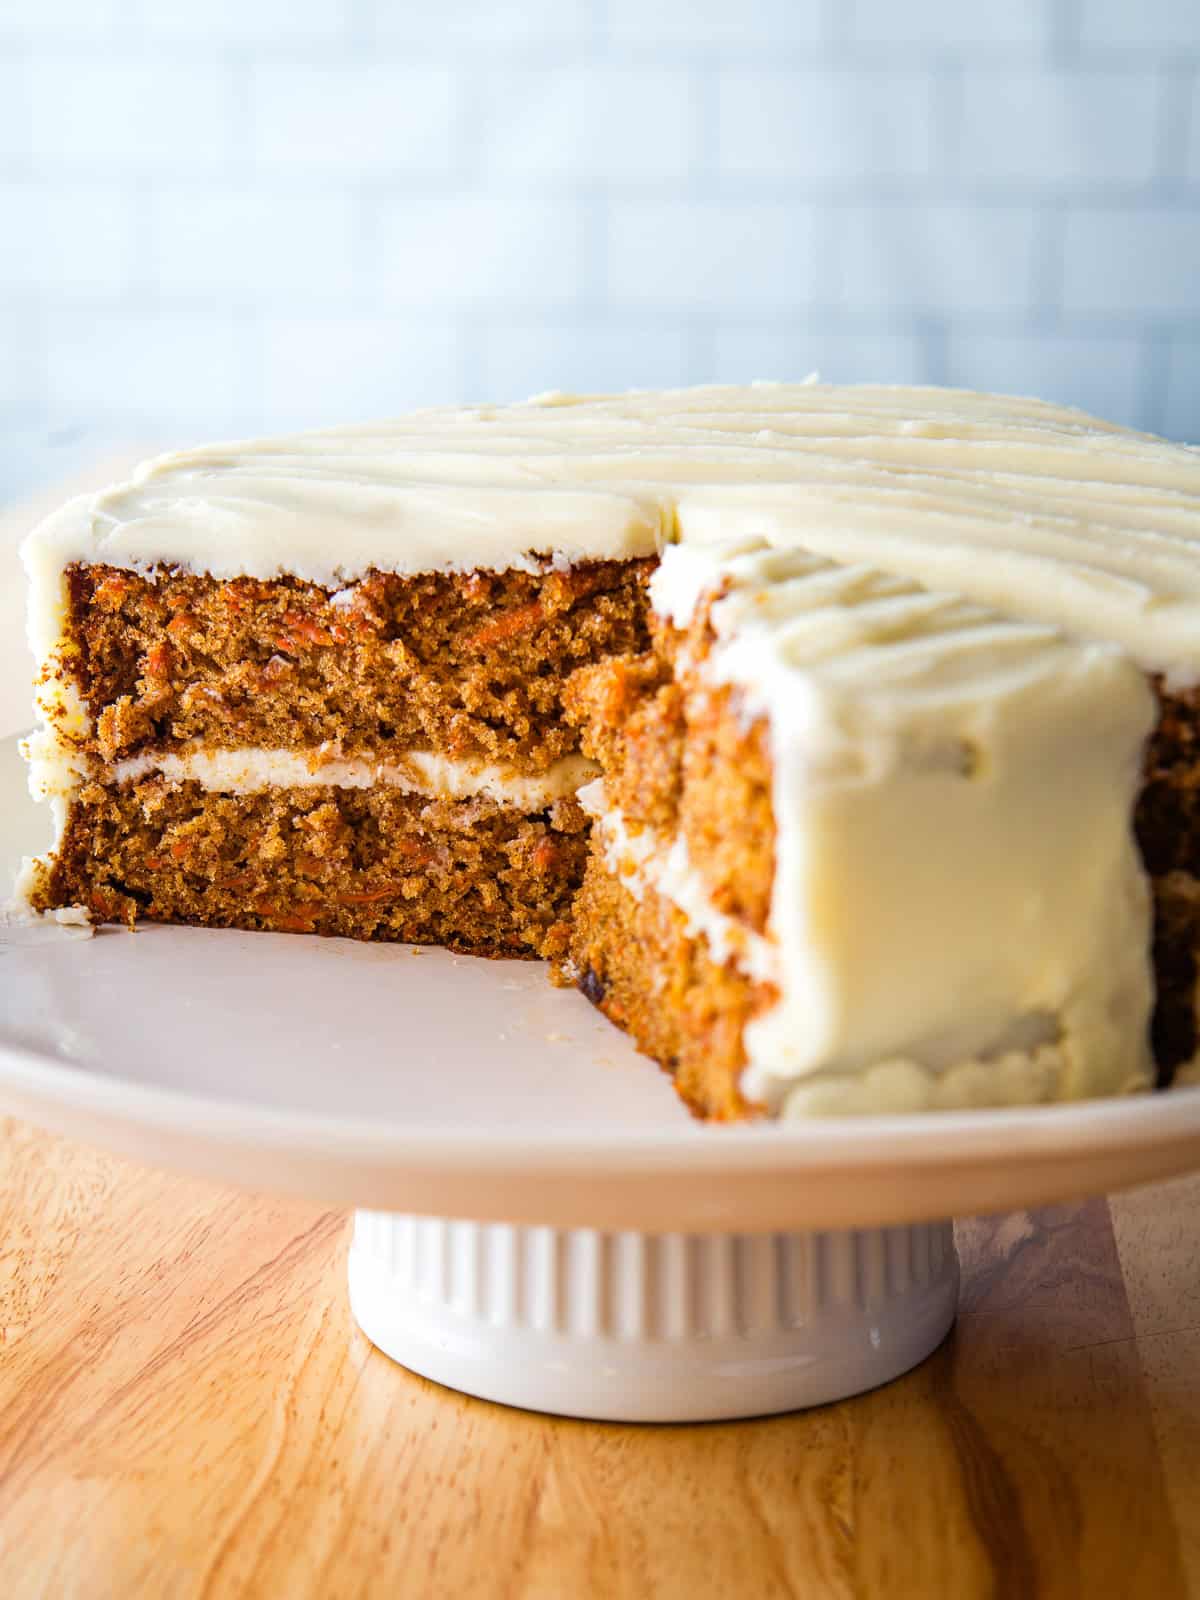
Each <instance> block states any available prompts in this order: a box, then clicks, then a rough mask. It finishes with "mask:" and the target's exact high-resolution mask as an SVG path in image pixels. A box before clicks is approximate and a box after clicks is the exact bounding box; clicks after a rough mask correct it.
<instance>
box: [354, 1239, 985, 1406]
mask: <svg viewBox="0 0 1200 1600" xmlns="http://www.w3.org/2000/svg"><path fill="white" fill-rule="evenodd" d="M957 1293H958V1258H957V1256H956V1255H955V1251H954V1240H953V1234H952V1230H951V1225H950V1223H948V1222H934V1223H918V1224H911V1225H906V1226H899V1227H887V1228H853V1229H847V1230H845V1231H837V1232H805V1233H731V1234H685V1233H663V1234H650V1233H605V1232H600V1231H598V1230H594V1229H590V1228H554V1227H522V1226H515V1225H510V1224H507V1223H478V1222H460V1221H452V1220H448V1219H444V1218H440V1217H416V1216H397V1215H393V1214H388V1213H385V1212H376V1211H359V1212H357V1213H356V1215H355V1226H354V1243H353V1246H352V1248H351V1252H350V1304H351V1306H352V1308H353V1311H354V1315H355V1317H356V1318H357V1320H358V1323H359V1326H360V1327H361V1328H362V1330H363V1332H364V1333H365V1334H366V1335H367V1337H368V1338H369V1339H370V1340H372V1342H373V1343H374V1344H376V1345H377V1346H378V1347H379V1348H380V1349H381V1350H383V1351H384V1352H385V1353H386V1354H387V1355H389V1356H391V1357H393V1358H394V1359H395V1360H396V1361H399V1362H400V1363H401V1364H402V1365H404V1366H406V1367H409V1368H410V1369H411V1370H412V1371H414V1372H419V1373H421V1374H422V1375H423V1376H424V1377H427V1378H433V1379H435V1380H436V1381H437V1382H438V1383H443V1384H446V1385H447V1386H448V1387H450V1388H452V1389H460V1390H462V1391H464V1392H465V1393H467V1394H472V1395H478V1396H480V1397H482V1398H483V1399H486V1400H498V1401H501V1402H503V1403H504V1404H505V1405H512V1406H524V1407H527V1408H528V1409H530V1410H534V1411H548V1412H555V1413H558V1414H559V1415H562V1416H571V1417H592V1418H598V1419H602V1420H607V1421H613V1422H618V1421H619V1422H700V1421H708V1420H716V1419H719V1418H729V1417H751V1416H763V1415H766V1414H769V1413H772V1412H779V1411H792V1410H796V1409H797V1408H799V1407H802V1406H814V1405H821V1404H823V1403H825V1402H827V1401H831V1400H839V1399H842V1398H844V1397H845V1396H847V1395H851V1394H858V1393H860V1392H861V1391H862V1390H864V1389H871V1388H874V1387H876V1386H877V1385H878V1384H881V1383H886V1382H888V1381H889V1380H890V1379H892V1378H895V1377H898V1376H899V1375H900V1374H901V1373H902V1372H907V1371H908V1370H909V1368H910V1367H913V1366H915V1365H916V1364H917V1363H918V1362H919V1361H922V1360H923V1359H924V1358H925V1357H926V1356H927V1355H929V1353H930V1352H931V1351H932V1350H934V1349H935V1348H936V1347H937V1345H938V1344H940V1343H941V1341H942V1339H944V1338H945V1336H946V1334H947V1332H948V1331H949V1329H950V1325H951V1323H952V1322H953V1320H954V1310H955V1303H956V1299H957Z"/></svg>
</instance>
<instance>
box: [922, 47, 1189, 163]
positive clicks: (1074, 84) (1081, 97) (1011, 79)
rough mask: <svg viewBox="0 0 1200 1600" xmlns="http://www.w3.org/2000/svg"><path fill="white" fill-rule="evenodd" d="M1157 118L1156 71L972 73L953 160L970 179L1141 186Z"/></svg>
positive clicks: (972, 70)
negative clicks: (1135, 183) (1136, 183)
mask: <svg viewBox="0 0 1200 1600" xmlns="http://www.w3.org/2000/svg"><path fill="white" fill-rule="evenodd" d="M1157 113H1158V81H1157V78H1156V77H1155V75H1154V74H1152V73H1150V72H1145V71H1141V72H1139V71H1137V70H1125V71H1108V70H1090V71H1089V70H1085V71H1067V72H1050V71H1042V70H1039V69H1035V68H1029V67H1026V68H1022V69H1020V70H1019V71H1009V70H1007V69H1006V70H1003V71H993V70H992V69H990V68H989V67H987V66H986V65H984V66H980V67H979V68H977V69H976V68H970V67H969V68H968V69H967V73H966V81H965V84H964V87H963V110H962V128H961V136H960V139H959V141H958V143H957V146H956V148H955V150H954V151H952V152H948V159H949V161H950V162H951V163H952V164H953V165H954V166H955V168H956V170H958V171H959V172H962V173H965V174H969V175H970V177H972V178H983V179H989V178H1004V179H1008V178H1012V179H1030V180H1031V181H1034V182H1043V181H1071V180H1076V179H1083V180H1093V181H1095V182H1098V183H1103V182H1117V183H1120V182H1136V181H1137V180H1139V179H1144V178H1149V177H1151V176H1152V175H1153V173H1154V158H1155V138H1156V133H1157Z"/></svg>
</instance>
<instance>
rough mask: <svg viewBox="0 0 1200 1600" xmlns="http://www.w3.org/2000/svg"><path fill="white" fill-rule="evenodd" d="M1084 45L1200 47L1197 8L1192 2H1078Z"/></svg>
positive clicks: (1080, 32) (1154, 0)
mask: <svg viewBox="0 0 1200 1600" xmlns="http://www.w3.org/2000/svg"><path fill="white" fill-rule="evenodd" d="M1079 4H1080V15H1079V37H1080V41H1081V43H1083V44H1084V45H1116V46H1118V47H1119V48H1120V49H1122V50H1128V49H1139V48H1144V47H1161V46H1163V45H1166V46H1181V47H1182V48H1184V49H1187V48H1189V47H1190V48H1193V49H1194V48H1196V47H1198V46H1200V7H1197V6H1196V5H1195V4H1194V0H1136V3H1135V0H1079Z"/></svg>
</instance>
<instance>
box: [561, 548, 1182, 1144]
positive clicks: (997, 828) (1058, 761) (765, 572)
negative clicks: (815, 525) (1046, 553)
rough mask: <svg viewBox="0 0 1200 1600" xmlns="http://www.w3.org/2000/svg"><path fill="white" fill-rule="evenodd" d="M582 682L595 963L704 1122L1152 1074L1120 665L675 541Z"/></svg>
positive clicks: (1074, 1094) (878, 592)
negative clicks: (604, 659)
mask: <svg viewBox="0 0 1200 1600" xmlns="http://www.w3.org/2000/svg"><path fill="white" fill-rule="evenodd" d="M651 598H652V603H653V606H654V612H655V622H656V629H655V649H654V651H653V652H652V653H649V654H647V655H646V656H643V657H640V658H638V659H637V660H632V661H628V660H626V661H622V660H616V661H611V662H608V663H602V664H600V665H597V666H595V667H591V668H586V669H584V670H583V671H581V672H580V673H579V674H578V675H577V676H576V677H575V678H574V679H573V680H572V683H571V685H570V687H569V689H568V707H569V712H570V714H572V715H573V716H575V717H577V718H578V720H579V721H580V723H581V726H582V727H583V729H584V746H583V747H584V751H585V753H586V754H589V755H592V756H594V757H595V758H597V760H598V761H599V762H600V764H601V765H602V767H603V771H604V776H603V777H602V778H600V779H597V780H595V781H594V782H593V783H591V784H589V785H588V786H587V787H586V788H585V789H583V790H581V792H580V797H579V798H580V800H581V802H582V803H583V805H584V807H585V808H586V809H587V810H588V811H589V812H590V813H592V814H593V815H594V817H595V848H594V849H593V852H592V855H591V859H590V862H589V865H588V868H587V875H586V878H585V881H584V888H583V891H582V894H581V896H580V899H579V901H578V902H577V904H576V908H575V914H574V917H573V932H572V939H571V955H570V961H571V963H572V970H573V971H574V972H576V973H577V974H578V978H579V981H580V983H581V984H582V986H583V988H584V989H585V992H588V993H590V994H592V995H593V996H594V998H595V999H596V1000H597V1002H598V1003H599V1004H600V1005H601V1006H602V1007H603V1008H604V1009H605V1010H606V1011H607V1012H608V1013H609V1014H610V1015H611V1016H613V1017H615V1018H616V1019H618V1020H619V1021H621V1022H623V1023H624V1024H625V1025H626V1026H627V1027H628V1028H629V1029H630V1030H631V1031H632V1032H633V1034H634V1036H635V1037H636V1038H637V1040H638V1041H639V1043H641V1044H642V1045H643V1046H644V1048H646V1049H647V1050H649V1052H650V1053H651V1054H653V1055H655V1056H657V1057H658V1058H659V1059H661V1060H667V1061H670V1062H671V1063H673V1064H674V1066H675V1072H676V1083H677V1085H678V1088H679V1091H680V1093H681V1094H682V1095H683V1097H684V1098H685V1099H686V1100H687V1101H688V1103H689V1104H690V1105H692V1106H693V1108H694V1109H695V1110H697V1111H699V1112H700V1113H701V1114H702V1115H705V1116H708V1117H737V1116H742V1115H745V1114H746V1112H747V1110H748V1109H766V1110H769V1111H773V1112H779V1111H784V1112H785V1113H788V1114H799V1113H801V1112H811V1111H817V1110H820V1111H826V1112H831V1111H853V1110H857V1109H868V1108H869V1109H874V1110H881V1109H884V1108H891V1109H896V1110H910V1109H920V1108H924V1107H927V1106H952V1105H979V1104H1001V1103H1005V1102H1018V1103H1019V1102H1023V1101H1037V1100H1056V1099H1075V1098H1080V1097H1082V1096H1086V1095H1095V1094H1105V1093H1117V1092H1120V1091H1122V1090H1125V1089H1129V1088H1133V1087H1137V1086H1139V1085H1145V1084H1147V1083H1148V1082H1149V1081H1150V1075H1151V1074H1150V1056H1149V1048H1148V1041H1147V1023H1148V1020H1149V1010H1150V1003H1151V994H1152V985H1151V977H1150V966H1149V947H1150V904H1149V896H1148V893H1147V890H1146V884H1145V877H1144V874H1143V872H1142V869H1141V864H1140V861H1139V859H1138V854H1137V850H1136V847H1135V844H1134V839H1133V832H1132V829H1131V827H1130V816H1131V813H1132V809H1133V804H1134V798H1135V796H1136V793H1137V789H1138V784H1139V765H1140V755H1141V747H1142V743H1143V740H1144V738H1145V736H1146V734H1147V733H1148V731H1149V729H1150V727H1151V726H1152V724H1153V720H1154V712H1153V696H1152V694H1151V692H1150V690H1149V688H1148V687H1147V685H1146V683H1145V680H1144V678H1143V677H1142V675H1141V674H1140V673H1139V672H1138V670H1137V669H1136V668H1135V667H1134V666H1133V665H1132V664H1131V663H1130V662H1129V661H1128V660H1127V659H1126V658H1125V657H1124V656H1123V655H1122V654H1121V653H1120V652H1119V651H1117V650H1115V649H1113V648H1112V647H1110V646H1105V645H1080V644H1074V643H1071V642H1070V641H1068V640H1066V639H1065V638H1064V637H1063V636H1062V635H1061V634H1060V633H1058V632H1057V631H1055V630H1054V629H1051V628H1047V627H1046V626H1044V625H1043V624H1037V623H1021V622H1013V621H1009V620H1007V619H1005V618H1001V617H999V616H997V615H996V614H995V613H994V612H991V611H987V610H984V609H983V608H981V607H979V606H976V605H973V604H971V603H969V602H966V601H963V600H960V599H956V598H954V597H952V596H946V595H938V594H931V593H930V592H929V591H927V590H924V589H921V588H920V587H918V586H917V585H915V584H913V583H910V582H908V581H906V580H904V579H898V578H894V577H886V576H882V575H880V574H878V573H875V572H872V571H870V570H869V569H866V568H858V567H837V566H833V565H831V564H830V563H829V562H826V561H824V560H822V559H820V558H818V557H814V556H810V555H808V554H806V553H804V552H799V551H779V550H772V549H771V548H770V547H769V546H767V545H766V544H765V543H763V542H761V541H757V542H756V541H748V542H742V543H739V544H734V545H733V546H731V547H721V546H711V547H695V548H689V547H686V546H681V547H676V548H673V549H670V550H667V551H666V552H665V553H664V555H663V558H662V564H661V565H660V567H659V568H658V571H657V573H656V575H655V577H654V579H653V581H652V583H651Z"/></svg>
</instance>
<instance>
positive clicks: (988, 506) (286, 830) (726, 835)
mask: <svg viewBox="0 0 1200 1600" xmlns="http://www.w3.org/2000/svg"><path fill="white" fill-rule="evenodd" d="M24 553H25V560H26V565H27V569H28V572H29V578H30V588H31V593H30V638H31V643H32V646H33V649H34V652H35V655H36V658H37V661H38V664H39V680H38V698H39V707H40V712H41V719H42V726H41V728H40V730H39V731H38V732H37V733H36V734H35V735H33V736H32V737H31V739H30V740H29V743H28V755H29V758H30V762H31V781H32V783H33V785H34V788H35V792H37V793H38V794H39V795H41V796H44V797H46V798H48V799H49V800H50V802H51V804H52V806H53V810H54V815H55V840H54V842H53V845H52V848H51V849H50V851H49V852H48V853H47V854H46V855H45V856H44V857H41V858H39V859H38V860H37V861H34V862H31V863H29V865H28V868H27V871H26V873H25V874H24V879H23V892H24V893H25V895H26V896H27V898H28V899H29V900H30V902H31V903H32V905H33V906H34V907H35V908H36V909H39V910H43V911H53V910H58V911H61V910H62V908H65V907H69V906H81V907H84V908H86V910H87V911H88V913H89V914H90V915H91V916H92V917H93V918H95V919H96V920H125V921H128V922H130V923H132V922H134V921H135V920H136V919H137V918H139V917H142V918H147V919H151V920H162V921H173V922H190V923H197V924H205V925H209V926H220V927H241V928H255V929H266V930H276V931H287V932H315V933H328V934H341V935H349V936H352V937H358V938H372V939H395V940H404V941H421V942H436V943H441V944H448V945H451V946H453V947H454V948H457V949H460V950H465V951H471V952H477V953H480V954H488V955H496V954H505V955H528V956H541V957H546V958H549V959H550V960H552V961H554V962H555V964H556V970H557V972H558V973H559V974H560V975H561V976H563V977H565V978H566V979H567V980H569V981H573V982H575V983H577V984H578V985H579V987H580V988H581V989H582V991H583V992H584V994H585V995H587V996H588V998H589V999H591V1000H592V1001H593V1002H594V1003H595V1004H597V1005H599V1006H600V1007H602V1009H603V1010H604V1011H605V1012H606V1013H607V1015H608V1016H609V1017H610V1018H612V1020H613V1021H614V1022H616V1023H618V1024H619V1025H621V1026H623V1027H625V1028H627V1029H629V1030H630V1032H631V1033H632V1034H633V1036H634V1038H635V1039H636V1040H637V1042H638V1044H639V1046H640V1047H641V1048H642V1049H643V1050H645V1051H646V1052H647V1053H648V1054H649V1055H651V1056H653V1057H654V1058H655V1059H657V1060H658V1061H659V1062H660V1063H661V1064H662V1065H664V1066H665V1067H667V1068H668V1069H670V1070H671V1071H672V1072H673V1073H674V1075H675V1082H676V1085H677V1087H678V1089H679V1091H680V1093H681V1095H682V1097H683V1099H684V1100H685V1101H686V1103H687V1104H688V1105H689V1106H690V1107H691V1108H692V1109H693V1110H694V1111H696V1112H697V1113H698V1114H700V1115H701V1116H704V1117H707V1118H711V1119H734V1118H745V1117H750V1116H759V1115H764V1114H767V1115H785V1116H790V1115H797V1116H801V1115H812V1114H821V1113H829V1112H847V1111H859V1110H880V1109H908V1108H923V1107H927V1106H942V1105H980V1104H983V1105H986V1104H997V1103H1016V1102H1026V1101H1037V1100H1055V1099H1073V1098H1080V1097H1084V1096H1091V1095H1098V1094H1110V1093H1119V1092H1123V1091H1125V1090H1128V1089H1132V1088H1138V1087H1143V1086H1149V1085H1150V1084H1151V1083H1153V1082H1155V1081H1159V1082H1166V1081H1168V1080H1169V1079H1170V1077H1171V1076H1172V1074H1173V1073H1174V1072H1175V1071H1176V1069H1177V1068H1179V1067H1180V1066H1181V1065H1183V1064H1185V1063H1190V1062H1191V1061H1192V1060H1193V1058H1194V1057H1195V1056H1196V1054H1197V1038H1196V1028H1197V1023H1196V990H1197V981H1196V980H1197V969H1196V952H1197V948H1198V946H1200V877H1198V876H1197V875H1198V874H1200V804H1198V803H1197V801H1196V800H1195V799H1194V798H1193V797H1194V796H1195V795H1196V793H1197V788H1198V783H1200V747H1198V746H1197V715H1196V714H1197V709H1198V707H1200V700H1198V699H1197V684H1198V683H1200V453H1197V452H1195V451H1192V450H1189V449H1187V448H1185V447H1182V446H1177V445H1172V444H1168V443H1166V442H1165V441H1162V440H1159V439H1155V438H1153V437H1151V436H1148V435H1144V434H1137V433H1133V432H1131V431H1128V430H1125V429H1121V428H1118V427H1115V426H1112V425H1109V424H1106V423H1102V422H1098V421H1095V420H1094V419H1091V418H1088V417H1085V416H1083V415H1082V414H1080V413H1078V412H1074V411H1070V410H1066V409H1064V408H1062V407H1057V406H1052V405H1047V404H1042V403H1039V402H1036V401H1031V400H1016V399H1001V398H997V397H992V396H981V395H974V394H969V393H964V392H960V391H950V390H936V389H904V388H870V387H854V388H838V387H833V386H828V385H821V384H816V383H808V384H796V385H753V386H750V387H742V388H700V389H691V390H682V391H676V392H668V393H643V394H630V395H623V396H615V397H600V398H591V399H573V398H570V397H566V396H561V395H549V396H543V397H541V398H539V399H537V400H534V401H530V402H528V403H526V404H523V405H517V406H510V407H478V408H473V409H468V410H433V411H426V412H421V413H417V414H414V415H412V416H410V417H407V418H403V419H400V420H398V421H395V422H390V423H387V424H381V425H377V426H363V427H350V428H341V429H332V430H327V431H323V432H316V433H311V434H304V435H300V436H297V437H294V438H290V439H281V440H266V441H259V442H251V443H242V444H235V445H228V446H221V447H213V448H209V449H201V450H196V451H190V452H185V453H181V454H174V455H170V456H166V457H162V458H160V459H158V460H155V461H151V462H149V463H147V464H146V465H145V466H144V467H142V468H141V469H140V470H139V471H138V472H137V473H136V474H135V476H134V478H133V479H132V480H131V481H130V482H128V483H125V484H120V485H116V486H114V487H113V488H111V489H109V490H106V491H104V492H103V493H101V494H99V495H93V496H86V497H83V498H81V499H78V500H75V501H73V502H71V503H70V504H69V505H67V506H66V507H64V508H63V509H62V511H60V512H59V513H57V514H56V515H55V516H54V517H52V518H50V519H49V520H48V521H47V522H46V523H44V524H43V525H42V526H41V527H40V528H38V529H37V530H35V532H34V533H33V534H32V535H31V536H30V538H29V540H28V541H27V542H26V546H25V552H24Z"/></svg>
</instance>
